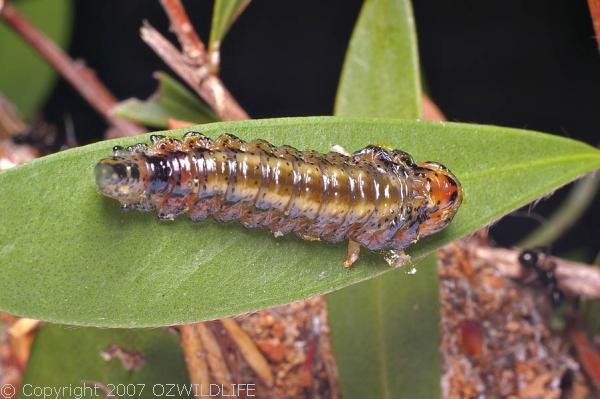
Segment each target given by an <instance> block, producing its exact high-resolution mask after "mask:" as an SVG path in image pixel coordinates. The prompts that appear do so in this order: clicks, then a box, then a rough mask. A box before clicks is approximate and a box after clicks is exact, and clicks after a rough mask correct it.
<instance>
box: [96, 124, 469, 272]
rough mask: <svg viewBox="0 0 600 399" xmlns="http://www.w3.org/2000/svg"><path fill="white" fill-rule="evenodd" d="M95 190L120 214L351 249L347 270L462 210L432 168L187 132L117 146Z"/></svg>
mask: <svg viewBox="0 0 600 399" xmlns="http://www.w3.org/2000/svg"><path fill="white" fill-rule="evenodd" d="M96 182H97V184H98V188H99V189H100V192H101V193H102V194H104V195H106V196H108V197H111V198H114V199H117V200H118V201H119V202H120V203H121V204H122V207H123V208H124V209H137V210H142V211H152V210H156V211H157V213H158V218H159V219H161V220H172V219H174V218H176V217H178V216H180V215H182V214H186V215H187V216H188V218H190V219H192V220H195V221H197V220H202V219H204V218H206V217H208V216H212V217H213V218H215V219H216V220H218V221H222V222H226V221H231V220H237V221H239V222H240V223H241V224H242V225H244V226H245V227H248V228H256V227H266V228H268V229H269V230H270V231H271V232H272V233H273V234H275V235H276V236H279V235H283V234H288V233H292V232H293V233H295V234H296V235H298V236H299V237H301V238H303V239H308V240H316V239H320V240H323V241H327V242H330V243H335V242H340V241H344V240H348V241H349V249H348V258H347V259H346V262H345V265H346V266H350V265H351V264H352V263H353V262H354V261H356V259H358V254H359V250H360V247H361V246H364V247H366V248H368V249H370V250H390V251H392V252H394V251H395V252H396V253H400V252H401V251H403V250H404V249H406V248H407V247H408V246H409V245H410V244H412V243H414V242H416V241H417V240H418V239H419V238H420V237H423V236H426V235H430V234H433V233H435V232H437V231H439V230H441V229H443V228H444V227H446V226H447V225H448V224H449V223H450V221H451V220H452V218H453V217H454V215H455V214H456V212H457V210H458V207H459V206H460V204H461V202H462V190H461V187H460V184H459V182H458V180H457V179H456V177H455V176H454V175H453V174H452V173H451V172H450V171H449V170H448V169H447V168H445V167H444V166H443V165H441V164H439V163H436V162H416V163H415V162H414V161H413V159H412V157H411V156H410V155H409V154H407V153H406V152H403V151H400V150H388V149H384V148H382V147H379V146H373V145H371V146H367V147H365V148H363V149H361V150H358V151H356V152H354V153H353V154H351V155H344V154H340V153H338V152H329V153H327V154H320V153H317V152H314V151H311V150H306V151H299V150H297V149H295V148H293V147H290V146H281V147H275V146H273V145H271V144H269V143H268V142H266V141H264V140H253V141H250V142H245V141H243V140H241V139H239V138H237V137H235V136H233V135H230V134H224V135H222V136H220V137H219V138H217V139H216V140H211V139H209V138H208V137H206V136H204V135H202V134H201V133H197V132H189V133H187V134H186V135H185V136H184V137H183V141H179V140H177V139H175V138H171V137H164V136H152V145H151V146H147V145H146V144H143V143H141V144H137V145H134V146H131V147H128V148H126V149H124V148H121V147H115V148H114V150H113V156H112V157H110V158H105V159H103V160H101V161H100V162H99V163H98V164H97V165H96Z"/></svg>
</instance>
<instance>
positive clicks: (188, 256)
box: [0, 117, 600, 327]
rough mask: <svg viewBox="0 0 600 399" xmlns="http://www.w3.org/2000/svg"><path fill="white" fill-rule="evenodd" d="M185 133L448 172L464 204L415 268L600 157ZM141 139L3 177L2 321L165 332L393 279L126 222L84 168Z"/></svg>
mask: <svg viewBox="0 0 600 399" xmlns="http://www.w3.org/2000/svg"><path fill="white" fill-rule="evenodd" d="M194 129H195V130H200V131H203V132H205V133H206V134H208V135H209V136H213V137H214V136H217V135H219V134H222V133H225V132H229V133H233V134H235V135H238V136H240V137H242V138H244V139H253V138H263V139H266V140H269V141H271V142H272V143H274V144H277V145H281V144H290V145H293V146H295V147H298V148H301V149H306V148H311V149H315V150H317V151H321V152H326V151H327V150H328V149H329V147H330V145H331V144H339V145H342V146H344V147H345V148H346V149H347V150H349V151H354V150H356V149H358V148H361V147H364V146H365V145H368V144H370V143H387V144H389V145H391V146H394V147H398V148H402V149H403V150H406V151H408V152H410V153H411V154H413V156H414V157H415V158H416V159H417V160H424V159H429V160H436V161H440V162H442V163H444V164H446V166H448V167H449V168H450V169H451V170H452V171H453V172H454V173H456V175H457V176H458V178H459V180H460V181H461V183H462V184H463V188H464V191H465V203H464V204H463V206H462V207H461V210H460V211H459V212H458V215H457V217H456V218H455V221H454V222H453V223H452V224H451V225H450V226H449V227H448V228H447V229H446V230H444V231H443V232H442V233H440V234H437V235H435V236H432V237H430V238H428V239H424V240H422V241H421V242H420V243H419V244H418V245H416V246H414V247H413V248H411V250H410V251H409V253H410V254H411V255H412V256H413V257H414V258H415V259H417V258H420V257H422V256H423V255H425V254H427V253H429V252H431V251H433V250H434V249H436V248H438V247H439V246H441V245H444V244H446V243H448V242H449V241H451V240H453V239H455V238H457V237H460V236H463V235H465V234H468V233H471V232H473V231H474V230H476V229H478V228H481V227H482V226H484V225H486V224H488V223H490V222H492V221H494V220H496V219H498V218H499V217H501V216H502V215H504V214H506V213H508V212H510V211H512V210H514V209H516V208H518V207H520V206H522V205H524V204H526V203H528V202H530V201H532V200H534V199H535V198H538V197H540V196H542V195H544V194H546V193H548V192H550V191H552V190H554V189H556V188H557V187H559V186H561V185H563V184H566V183H567V182H569V181H570V180H573V179H575V178H577V177H578V176H580V175H582V174H584V173H587V172H589V171H592V170H594V169H595V168H598V167H600V151H598V150H597V149H595V148H593V147H590V146H588V145H586V144H583V143H579V142H576V141H573V140H570V139H566V138H562V137H556V136H551V135H546V134H541V133H533V132H527V131H523V130H515V129H507V128H499V127H491V126H477V125H467V124H454V123H425V122H416V121H400V120H374V119H345V118H334V117H310V118H282V119H267V120H250V121H239V122H221V123H214V124H209V125H202V126H196V127H194ZM171 133H173V134H179V135H181V134H183V130H179V131H176V132H171ZM139 141H146V142H147V141H149V135H142V136H138V137H128V138H121V139H117V140H110V141H104V142H100V143H96V144H92V145H89V146H85V147H79V148H75V149H71V150H67V151H64V152H61V153H58V154H53V155H50V156H48V157H44V158H40V159H38V160H35V161H33V162H32V163H31V164H28V165H24V166H20V167H17V168H14V169H9V170H8V171H5V172H3V173H1V174H0V187H2V191H1V192H0V220H2V223H0V270H1V273H0V286H2V287H3V289H2V290H0V310H6V311H8V312H11V313H13V314H17V315H24V316H28V317H31V318H36V319H44V320H50V321H61V322H65V323H70V324H83V325H98V326H113V327H117V326H124V327H134V326H158V325H171V324H177V323H183V322H189V321H194V320H204V319H213V318H219V317H222V316H226V315H232V314H237V313H242V312H247V311H252V310H255V309H258V308H261V307H266V306H271V305H276V304H282V303H287V302H290V301H293V300H296V299H300V298H305V297H308V296H311V295H315V294H321V293H325V292H330V291H333V290H336V289H339V288H342V287H345V286H347V285H350V284H352V283H356V282H359V281H362V280H364V279H368V278H372V277H375V276H377V275H379V274H381V273H384V272H387V271H390V268H389V267H388V266H387V264H386V263H385V262H384V261H383V260H382V259H381V257H380V256H379V255H378V254H374V253H369V252H368V251H364V255H362V256H361V259H360V260H359V262H358V263H357V264H356V266H355V267H353V268H352V269H351V270H344V268H343V267H342V262H343V259H344V257H345V246H344V245H343V244H340V245H329V244H326V243H322V242H308V241H303V240H300V239H298V238H296V237H293V236H286V237H280V238H275V237H273V236H272V235H270V234H269V233H267V232H266V231H264V230H248V229H244V228H242V227H240V226H239V225H238V224H236V223H230V224H220V223H215V222H213V221H211V220H207V221H204V222H201V223H192V222H190V221H187V220H185V219H183V218H182V219H180V220H177V221H176V222H174V223H161V222H159V221H157V220H155V219H154V218H153V217H152V215H149V214H144V213H139V212H130V213H122V212H121V211H120V210H119V206H118V204H117V203H116V202H115V201H111V200H109V199H107V198H104V197H102V196H101V195H100V194H98V191H97V188H96V186H95V181H94V175H93V168H94V165H95V164H96V162H97V161H98V160H99V159H100V158H103V157H106V156H109V155H110V154H111V148H112V147H113V146H114V145H117V144H118V145H130V144H134V143H135V142H139ZM407 284H408V283H407ZM407 286H408V285H407ZM403 288H406V287H399V289H403Z"/></svg>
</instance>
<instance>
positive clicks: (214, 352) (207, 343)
mask: <svg viewBox="0 0 600 399" xmlns="http://www.w3.org/2000/svg"><path fill="white" fill-rule="evenodd" d="M194 326H195V328H196V333H197V334H198V336H199V337H200V340H201V341H202V345H203V346H204V349H205V351H206V361H207V362H208V365H209V367H210V372H211V375H212V377H213V378H214V380H215V382H216V383H217V384H219V385H221V386H222V387H223V390H224V391H225V392H224V393H229V391H230V388H231V376H230V374H229V369H228V368H227V364H225V359H224V357H223V352H222V351H221V347H220V346H219V343H218V342H217V339H216V338H215V336H214V334H213V333H212V331H211V330H210V329H209V328H208V325H207V323H198V324H194Z"/></svg>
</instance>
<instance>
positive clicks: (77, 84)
mask: <svg viewBox="0 0 600 399" xmlns="http://www.w3.org/2000/svg"><path fill="white" fill-rule="evenodd" d="M0 12H1V14H0V16H1V18H2V19H3V20H4V21H5V22H6V23H7V25H8V26H10V27H11V28H12V29H13V30H14V31H15V32H16V33H17V34H18V35H19V36H21V38H22V39H23V40H24V41H26V42H27V43H28V44H29V45H30V46H31V47H32V48H34V49H35V50H36V51H37V52H38V53H39V54H40V56H42V57H43V58H44V59H45V60H46V61H47V62H48V63H49V64H50V65H52V67H53V68H54V69H56V71H57V72H58V73H59V74H60V75H61V76H62V77H63V78H64V79H65V80H66V81H67V82H69V83H70V84H71V86H73V87H74V88H75V89H76V90H77V91H78V92H79V94H81V96H82V97H83V98H85V100H86V101H87V102H88V103H89V104H90V105H91V106H92V107H93V108H94V109H95V110H96V111H97V112H98V113H99V114H100V115H102V116H103V117H104V119H106V121H107V122H108V123H109V124H110V125H111V126H112V127H114V128H115V129H117V130H118V131H119V132H120V133H121V134H123V135H128V136H131V135H135V134H139V133H143V132H144V131H145V129H144V128H143V127H142V126H140V125H137V124H135V123H132V122H129V121H126V120H123V119H121V118H118V117H116V116H113V115H111V113H110V109H111V108H112V107H113V106H114V105H115V104H116V103H117V99H116V98H115V97H114V96H113V95H112V93H111V92H110V91H109V90H108V89H107V88H106V87H105V86H104V85H103V84H102V82H100V80H99V79H98V77H97V76H96V74H95V73H94V71H93V70H91V69H90V68H88V67H86V66H85V65H83V64H82V63H81V62H76V61H74V60H72V59H71V58H70V57H69V56H68V55H67V54H66V53H65V52H64V51H63V50H62V49H60V48H59V47H58V46H57V45H56V44H55V43H54V42H53V41H52V40H50V39H49V38H47V37H46V36H45V35H44V34H43V33H42V32H40V31H39V30H38V29H37V28H35V27H34V26H33V25H32V24H31V23H29V21H27V19H25V17H23V15H21V13H19V12H18V11H17V10H16V9H15V8H14V7H13V6H12V5H11V4H10V3H6V4H4V6H3V7H2V8H1V9H0Z"/></svg>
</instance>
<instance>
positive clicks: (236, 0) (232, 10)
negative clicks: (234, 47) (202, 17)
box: [208, 0, 250, 53]
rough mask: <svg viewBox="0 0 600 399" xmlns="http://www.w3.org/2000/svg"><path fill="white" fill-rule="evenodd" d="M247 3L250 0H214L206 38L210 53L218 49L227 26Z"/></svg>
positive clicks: (231, 23)
mask: <svg viewBox="0 0 600 399" xmlns="http://www.w3.org/2000/svg"><path fill="white" fill-rule="evenodd" d="M248 4H250V0H215V6H214V8H213V16H212V23H211V26H210V37H209V40H208V45H209V51H210V52H211V53H214V52H215V51H219V48H220V47H221V43H223V39H224V38H225V35H226V34H227V32H228V31H229V28H231V25H233V23H234V22H235V20H236V19H237V18H238V17H239V16H240V14H241V13H242V12H243V11H244V10H245V9H246V7H248Z"/></svg>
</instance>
